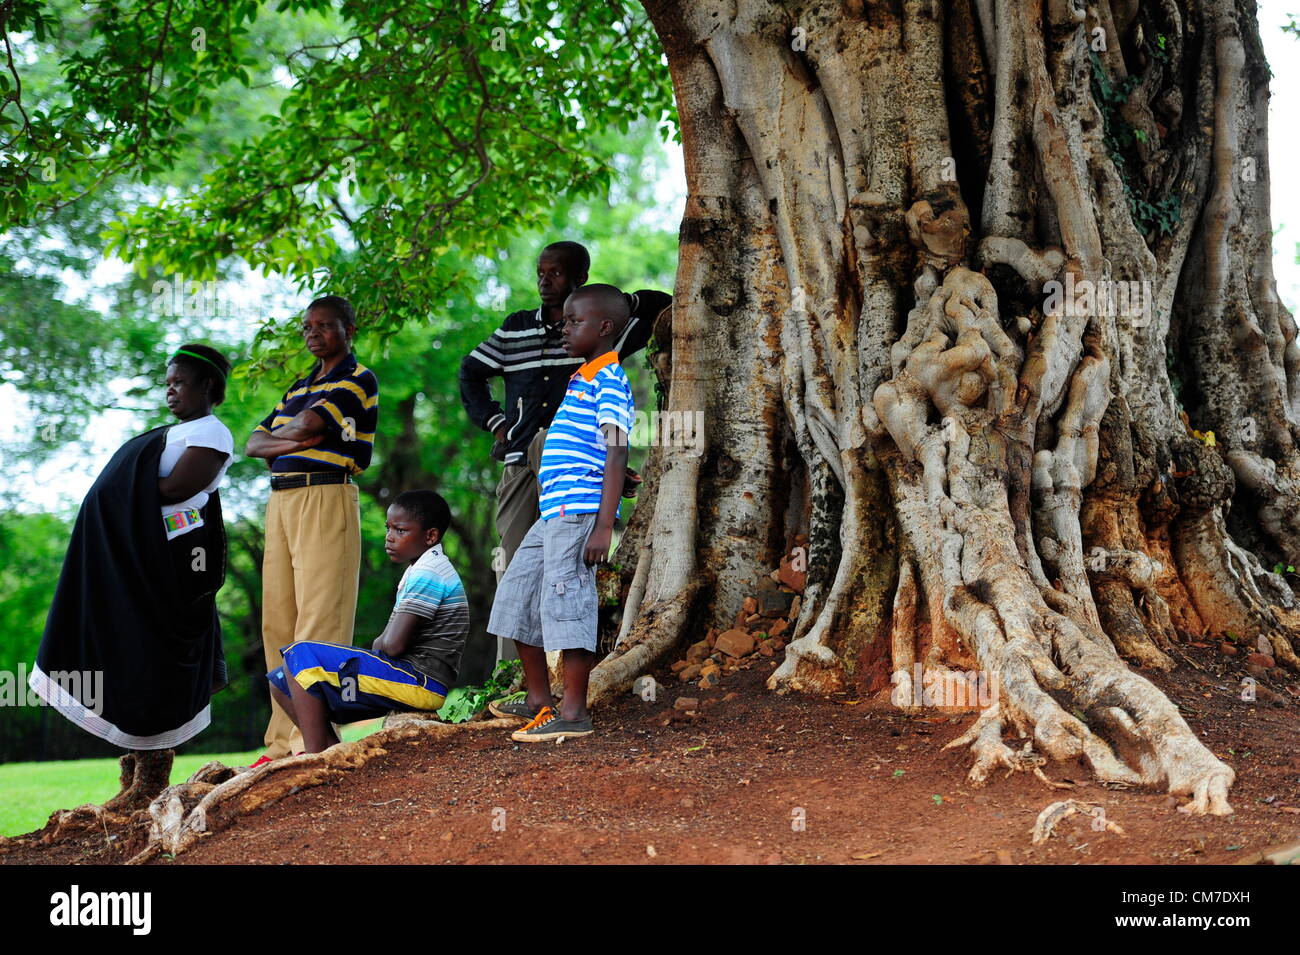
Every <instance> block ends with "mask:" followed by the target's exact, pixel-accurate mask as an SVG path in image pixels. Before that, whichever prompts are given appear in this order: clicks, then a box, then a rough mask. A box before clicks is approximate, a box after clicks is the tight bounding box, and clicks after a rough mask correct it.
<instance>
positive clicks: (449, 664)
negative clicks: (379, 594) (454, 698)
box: [389, 544, 469, 686]
mask: <svg viewBox="0 0 1300 955" xmlns="http://www.w3.org/2000/svg"><path fill="white" fill-rule="evenodd" d="M393 613H411V614H415V616H417V617H420V618H422V619H421V623H420V626H419V627H418V628H417V629H416V632H415V636H414V637H413V638H412V639H411V643H410V646H408V647H407V649H406V652H405V653H403V654H402V655H401V656H400V657H398V659H399V660H405V661H406V662H407V663H409V664H411V666H413V667H415V668H416V669H417V670H419V671H420V672H421V673H423V674H425V675H426V676H430V677H432V678H433V679H435V680H438V681H439V682H441V683H442V684H444V685H445V686H451V685H452V683H454V682H455V680H456V674H457V673H459V672H460V658H461V654H462V653H463V652H464V650H465V640H466V638H467V637H468V636H469V601H468V600H467V599H466V598H465V587H464V585H462V584H461V582H460V575H459V574H457V573H456V568H454V567H452V565H451V561H449V560H448V559H447V555H446V554H444V553H443V552H442V544H434V545H433V546H432V547H430V548H429V549H428V550H426V551H425V552H424V553H423V554H421V555H420V559H419V560H417V561H416V562H415V563H414V564H412V565H411V566H410V567H408V568H407V569H406V573H404V574H402V580H401V583H399V584H398V585H397V602H396V604H395V605H394V606H393ZM389 619H390V620H391V619H392V618H391V617H390V618H389Z"/></svg>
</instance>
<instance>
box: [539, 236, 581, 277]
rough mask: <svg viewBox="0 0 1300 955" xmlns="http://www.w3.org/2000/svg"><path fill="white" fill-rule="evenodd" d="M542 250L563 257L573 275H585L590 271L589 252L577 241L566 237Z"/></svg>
mask: <svg viewBox="0 0 1300 955" xmlns="http://www.w3.org/2000/svg"><path fill="white" fill-rule="evenodd" d="M542 252H543V253H545V252H553V253H555V254H556V255H558V256H559V257H560V258H562V259H564V261H565V262H566V263H568V266H569V270H570V271H571V272H573V274H574V275H586V274H587V273H588V272H590V271H591V253H590V252H588V251H587V247H586V246H584V245H582V244H581V243H579V242H570V241H569V240H568V239H564V240H561V241H559V242H552V243H551V244H550V245H548V246H547V247H546V248H544V249H542Z"/></svg>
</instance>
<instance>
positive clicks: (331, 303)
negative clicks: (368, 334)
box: [307, 295, 357, 329]
mask: <svg viewBox="0 0 1300 955" xmlns="http://www.w3.org/2000/svg"><path fill="white" fill-rule="evenodd" d="M318 308H323V309H327V310H328V311H331V312H333V313H334V317H335V318H337V319H338V320H339V321H340V322H342V323H343V327H344V328H346V329H354V328H356V327H357V310H356V309H355V308H353V307H352V303H351V302H349V301H348V300H347V299H345V298H343V297H342V296H340V295H324V296H322V297H321V298H318V299H316V300H315V301H314V302H312V303H311V304H310V305H308V306H307V311H308V312H311V311H313V310H314V309H318Z"/></svg>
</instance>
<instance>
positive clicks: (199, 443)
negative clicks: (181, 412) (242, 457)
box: [158, 414, 235, 540]
mask: <svg viewBox="0 0 1300 955" xmlns="http://www.w3.org/2000/svg"><path fill="white" fill-rule="evenodd" d="M186 448H215V449H216V450H217V451H224V452H225V453H226V461H225V463H224V464H222V465H221V470H220V471H218V472H217V476H216V477H214V478H213V479H212V483H211V484H209V485H208V486H207V487H205V488H204V489H203V490H201V491H199V493H197V494H195V495H194V496H193V497H191V498H188V499H186V500H184V501H177V502H176V503H175V504H164V505H163V506H162V513H163V517H166V516H167V515H168V514H175V513H176V512H177V511H185V510H189V509H190V508H191V507H203V505H205V504H207V503H208V495H210V494H211V493H212V492H213V491H215V490H216V489H217V488H218V487H219V486H220V485H221V479H222V478H224V477H225V476H226V469H227V468H229V467H230V463H231V462H232V461H233V460H234V459H235V455H234V452H235V439H234V437H233V436H232V435H231V433H230V429H229V428H227V427H226V426H225V425H224V424H222V423H221V421H220V420H219V419H218V418H217V416H216V415H211V414H210V415H204V416H203V417H202V418H195V419H194V420H193V421H182V422H181V423H180V424H174V425H172V426H171V427H170V428H168V429H167V446H166V447H165V448H163V453H162V457H161V458H160V459H159V460H158V476H159V477H167V475H169V474H171V473H172V469H173V468H175V467H176V462H177V461H179V460H180V459H181V455H182V454H184V453H185V449H186ZM202 526H203V525H202V524H191V525H190V526H189V527H182V528H180V529H179V530H174V531H168V532H167V539H168V540H173V539H175V538H177V537H180V536H181V535H182V534H186V533H188V532H190V531H192V530H194V528H196V527H202Z"/></svg>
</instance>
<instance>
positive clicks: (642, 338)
mask: <svg viewBox="0 0 1300 955" xmlns="http://www.w3.org/2000/svg"><path fill="white" fill-rule="evenodd" d="M628 300H629V302H630V304H631V307H632V318H631V320H630V321H629V322H628V323H627V328H625V329H623V334H622V336H621V337H620V338H619V340H618V342H617V343H616V348H617V350H618V357H619V360H620V361H626V360H627V359H628V358H629V357H630V356H632V355H634V354H636V353H637V352H638V351H640V350H641V349H642V348H644V347H645V344H646V342H647V341H649V340H650V333H651V331H652V328H653V326H654V320H655V319H656V318H657V317H658V316H659V313H660V312H662V311H663V310H664V309H665V308H667V307H668V306H669V305H671V304H672V301H673V299H672V296H671V295H669V294H667V293H666V292H656V291H652V290H650V289H643V290H641V291H639V292H632V293H629V294H628ZM581 365H582V360H581V359H574V358H570V357H569V356H568V354H567V353H566V352H565V351H564V345H563V339H562V338H561V335H560V329H559V327H558V326H557V327H556V328H550V327H549V326H548V325H547V324H546V321H545V319H543V317H542V310H541V309H540V308H538V309H535V310H532V311H529V310H524V311H520V312H512V313H511V314H510V315H508V316H506V320H505V321H504V322H502V323H501V327H500V328H498V329H497V330H496V331H495V332H493V333H492V335H491V336H490V337H489V338H488V340H487V341H485V342H483V344H481V345H479V346H478V347H477V348H475V349H474V350H473V351H472V352H470V353H469V354H468V355H466V356H465V357H464V359H462V361H461V363H460V400H461V402H462V403H463V404H464V405H465V411H466V412H467V413H468V414H469V417H470V420H471V421H473V422H474V423H475V424H476V425H478V426H479V427H480V428H482V429H483V430H484V431H487V432H489V433H491V432H494V431H496V429H497V428H498V427H499V426H500V425H502V424H504V425H505V426H506V440H505V446H504V448H503V449H501V453H500V456H501V458H502V460H504V461H505V463H506V464H517V463H519V462H520V461H522V460H523V459H524V456H525V455H526V454H527V452H528V445H529V443H530V442H531V441H532V440H533V437H534V436H535V435H536V434H537V432H538V431H540V430H541V429H542V428H546V427H549V426H550V424H551V419H552V418H553V417H554V416H555V409H556V408H558V407H559V406H560V402H561V401H562V400H564V389H565V387H566V386H567V385H568V383H569V379H570V378H571V377H572V376H573V373H574V372H575V371H577V370H578V368H579V367H581ZM495 375H500V376H501V377H502V378H504V379H505V388H506V394H505V405H504V407H503V406H502V405H501V404H500V403H498V402H497V401H496V400H495V399H494V398H493V397H492V390H491V388H490V387H489V385H488V379H489V378H491V377H493V376H495Z"/></svg>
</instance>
